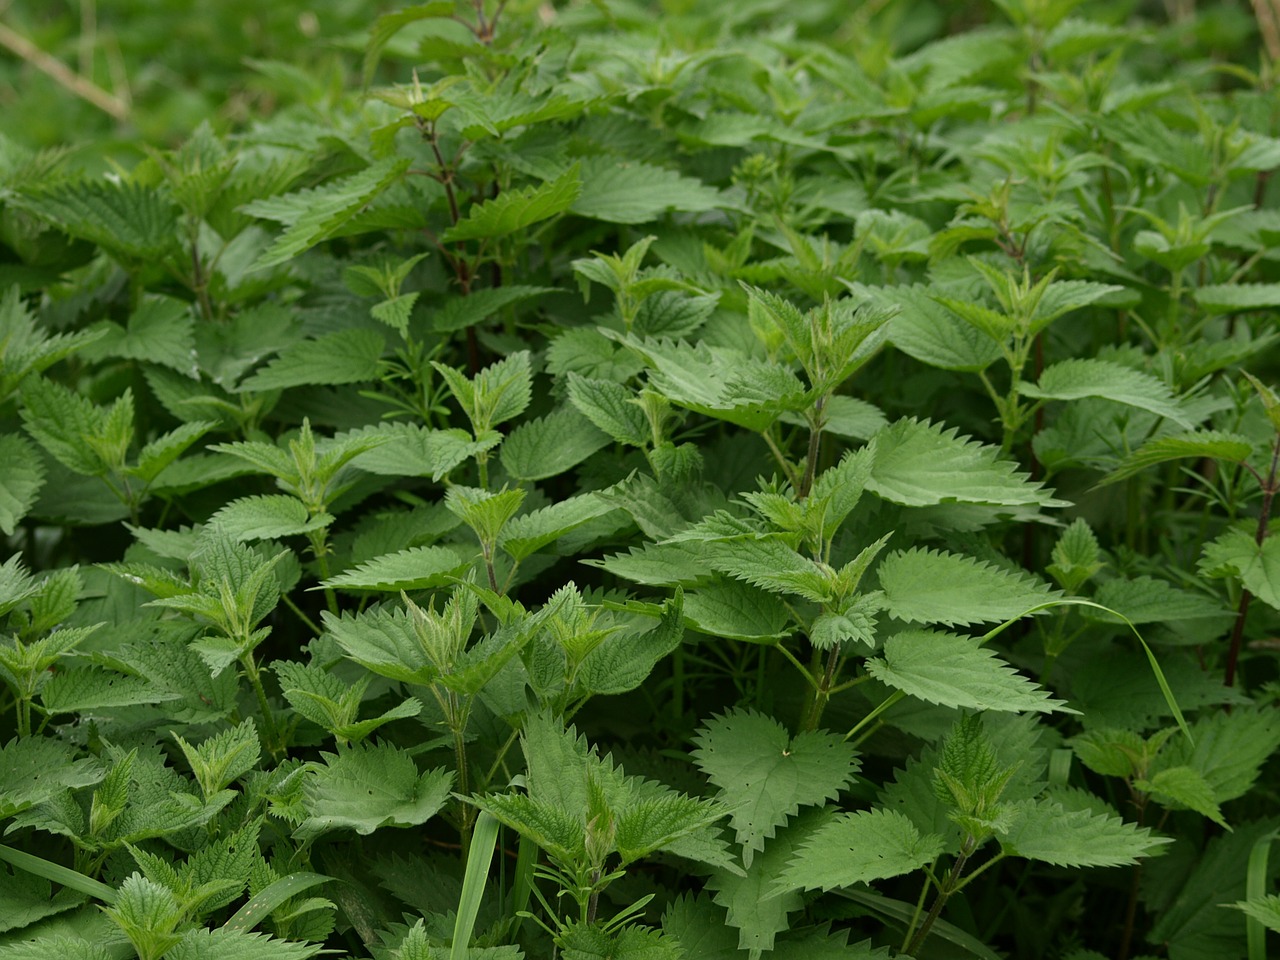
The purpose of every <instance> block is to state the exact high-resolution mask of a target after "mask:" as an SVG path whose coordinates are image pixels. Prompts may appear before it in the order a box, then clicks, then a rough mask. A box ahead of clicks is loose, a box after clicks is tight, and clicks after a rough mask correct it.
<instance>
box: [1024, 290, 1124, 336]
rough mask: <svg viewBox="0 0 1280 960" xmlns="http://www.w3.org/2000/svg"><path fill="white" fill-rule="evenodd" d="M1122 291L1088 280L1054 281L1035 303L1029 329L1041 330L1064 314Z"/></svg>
mask: <svg viewBox="0 0 1280 960" xmlns="http://www.w3.org/2000/svg"><path fill="white" fill-rule="evenodd" d="M1124 289H1125V288H1124V287H1119V286H1116V285H1115V284H1109V283H1094V282H1092V281H1090V280H1054V281H1053V282H1051V283H1050V284H1049V285H1048V287H1046V288H1045V290H1044V292H1043V293H1042V294H1041V295H1040V299H1039V300H1038V301H1037V303H1036V307H1035V311H1034V312H1033V313H1032V315H1031V329H1032V331H1033V332H1038V331H1040V330H1043V329H1044V328H1045V327H1047V326H1048V325H1049V324H1050V323H1052V322H1053V321H1054V320H1057V319H1058V318H1059V317H1061V316H1063V315H1064V314H1067V313H1070V312H1071V311H1073V310H1079V309H1080V308H1081V307H1087V306H1088V305H1089V304H1091V303H1096V302H1097V301H1099V300H1101V299H1102V298H1103V297H1106V296H1109V295H1111V294H1114V293H1120V292H1122V291H1123V290H1124Z"/></svg>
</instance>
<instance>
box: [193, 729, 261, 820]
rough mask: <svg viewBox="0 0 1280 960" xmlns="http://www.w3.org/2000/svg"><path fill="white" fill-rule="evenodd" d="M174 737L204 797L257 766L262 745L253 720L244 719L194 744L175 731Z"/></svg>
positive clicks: (209, 795)
mask: <svg viewBox="0 0 1280 960" xmlns="http://www.w3.org/2000/svg"><path fill="white" fill-rule="evenodd" d="M173 739H175V740H177V741H178V746H179V747H181V748H182V753H183V755H184V756H185V757H186V758H187V763H189V764H190V765H191V772H192V774H194V775H195V778H196V782H197V783H198V784H200V789H201V790H202V791H203V792H204V796H205V799H206V800H209V799H210V798H212V797H213V796H214V794H216V793H218V792H220V791H222V790H225V789H226V788H227V787H229V786H230V785H231V784H232V783H234V782H235V781H236V780H238V779H240V777H242V776H244V775H245V774H246V773H248V772H249V771H250V770H252V769H253V768H254V767H256V766H257V765H258V760H259V759H260V758H261V755H262V744H261V743H260V742H259V740H258V731H257V728H256V727H255V726H254V725H253V721H252V720H245V721H243V722H241V723H239V724H238V725H236V726H234V727H232V728H230V729H229V730H223V731H222V732H221V733H217V734H215V735H214V736H212V737H209V738H208V739H207V740H202V741H201V742H200V743H198V744H195V745H192V744H190V743H187V741H186V740H184V739H183V738H182V737H180V736H178V735H177V734H176V733H175V734H174V735H173Z"/></svg>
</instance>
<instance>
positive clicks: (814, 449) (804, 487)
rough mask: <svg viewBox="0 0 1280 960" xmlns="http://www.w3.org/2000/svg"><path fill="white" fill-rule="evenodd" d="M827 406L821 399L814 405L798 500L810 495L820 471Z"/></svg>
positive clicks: (797, 493)
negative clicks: (817, 473)
mask: <svg viewBox="0 0 1280 960" xmlns="http://www.w3.org/2000/svg"><path fill="white" fill-rule="evenodd" d="M826 405H827V398H826V397H825V396H824V397H819V398H818V399H817V400H815V401H814V404H813V415H812V416H811V418H810V420H809V452H808V454H807V455H806V457H805V460H804V477H802V478H801V480H800V489H799V490H797V491H796V499H797V500H803V499H804V498H805V497H807V496H808V495H809V488H810V487H812V486H813V475H814V473H816V472H817V469H818V452H819V447H820V445H821V443H822V426H823V419H822V408H823V407H825V406H826Z"/></svg>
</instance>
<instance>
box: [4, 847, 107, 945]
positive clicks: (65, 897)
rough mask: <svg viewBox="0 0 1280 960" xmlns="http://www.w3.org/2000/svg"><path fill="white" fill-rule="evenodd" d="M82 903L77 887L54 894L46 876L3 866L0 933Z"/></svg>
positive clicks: (17, 928)
mask: <svg viewBox="0 0 1280 960" xmlns="http://www.w3.org/2000/svg"><path fill="white" fill-rule="evenodd" d="M86 879H87V878H86ZM83 902H84V901H83V898H82V897H81V896H80V895H78V894H77V893H76V892H75V891H74V890H67V891H59V892H58V896H56V897H55V896H54V894H53V889H52V886H51V884H50V883H49V881H48V880H46V879H45V878H43V877H38V876H31V875H28V874H25V873H23V872H22V871H20V870H13V871H11V870H9V869H7V868H4V867H0V933H7V932H8V931H10V930H20V929H22V928H23V927H26V926H30V925H31V924H33V923H35V922H36V921H38V920H43V919H44V918H45V917H50V916H53V915H54V914H57V913H62V912H64V911H66V910H70V909H72V908H74V907H78V906H79V905H80V904H81V903H83ZM6 939H7V938H6ZM0 956H3V954H0Z"/></svg>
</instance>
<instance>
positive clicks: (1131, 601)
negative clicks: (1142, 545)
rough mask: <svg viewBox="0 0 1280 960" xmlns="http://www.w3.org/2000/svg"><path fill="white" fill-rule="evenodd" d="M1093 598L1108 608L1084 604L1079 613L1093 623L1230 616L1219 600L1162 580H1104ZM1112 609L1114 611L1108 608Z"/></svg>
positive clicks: (1202, 618) (1168, 620) (1147, 621)
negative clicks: (1101, 608)
mask: <svg viewBox="0 0 1280 960" xmlns="http://www.w3.org/2000/svg"><path fill="white" fill-rule="evenodd" d="M1093 599H1094V600H1095V601H1096V602H1097V603H1099V604H1101V605H1102V606H1103V607H1108V608H1109V609H1108V610H1099V609H1097V608H1094V607H1084V608H1082V609H1081V611H1080V614H1081V616H1083V617H1084V618H1085V619H1086V620H1092V621H1094V622H1095V623H1123V622H1124V620H1122V619H1121V618H1120V617H1119V616H1116V614H1120V615H1121V616H1123V617H1124V619H1126V620H1128V621H1129V622H1130V623H1172V622H1175V621H1178V620H1212V619H1215V618H1227V617H1231V616H1233V614H1232V612H1231V611H1230V610H1228V609H1226V608H1225V607H1224V606H1223V605H1222V604H1221V602H1219V601H1217V600H1214V599H1213V598H1211V597H1208V596H1205V595H1204V594H1199V593H1191V592H1190V591H1188V590H1179V589H1178V588H1177V587H1175V586H1173V585H1172V584H1170V583H1169V582H1168V581H1166V580H1156V579H1154V578H1152V577H1134V578H1133V579H1132V580H1121V579H1116V580H1107V581H1106V582H1104V583H1103V584H1101V585H1100V586H1099V587H1098V591H1097V593H1095V594H1094V597H1093ZM1112 610H1114V611H1115V613H1112V612H1111V611H1112Z"/></svg>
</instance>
